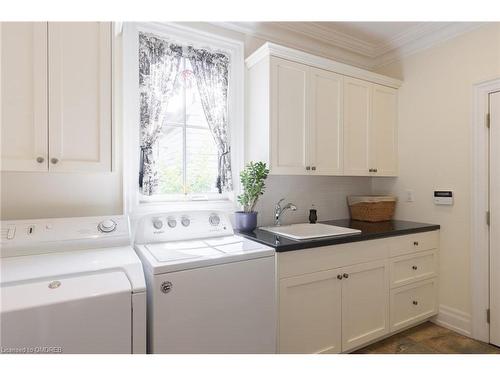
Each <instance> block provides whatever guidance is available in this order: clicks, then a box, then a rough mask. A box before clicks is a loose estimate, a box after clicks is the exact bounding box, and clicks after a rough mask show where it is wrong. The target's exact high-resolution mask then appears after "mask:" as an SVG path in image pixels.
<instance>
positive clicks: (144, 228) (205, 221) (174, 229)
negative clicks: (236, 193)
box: [135, 211, 234, 244]
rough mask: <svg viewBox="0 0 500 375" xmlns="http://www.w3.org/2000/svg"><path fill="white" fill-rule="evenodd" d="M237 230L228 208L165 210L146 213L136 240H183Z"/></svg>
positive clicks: (214, 235) (224, 233)
mask: <svg viewBox="0 0 500 375" xmlns="http://www.w3.org/2000/svg"><path fill="white" fill-rule="evenodd" d="M233 233H234V232H233V227H232V225H231V222H230V221H229V218H228V216H227V214H226V213H224V212H220V211H191V212H186V211H185V212H165V213H162V214H150V215H146V216H144V217H142V218H141V219H140V220H139V222H138V225H137V231H136V235H135V242H136V243H138V244H140V243H152V242H167V241H182V240H192V239H196V238H207V237H216V236H225V235H228V236H229V235H232V234H233Z"/></svg>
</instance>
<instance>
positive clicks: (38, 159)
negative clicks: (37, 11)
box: [36, 156, 45, 163]
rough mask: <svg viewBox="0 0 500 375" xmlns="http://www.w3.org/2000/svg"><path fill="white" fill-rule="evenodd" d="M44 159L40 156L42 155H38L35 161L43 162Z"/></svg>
mask: <svg viewBox="0 0 500 375" xmlns="http://www.w3.org/2000/svg"><path fill="white" fill-rule="evenodd" d="M44 161H45V158H44V157H42V156H39V157H37V158H36V162H37V163H43V162H44Z"/></svg>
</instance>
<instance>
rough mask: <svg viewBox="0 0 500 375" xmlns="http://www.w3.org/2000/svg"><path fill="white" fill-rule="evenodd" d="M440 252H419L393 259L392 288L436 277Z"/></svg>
mask: <svg viewBox="0 0 500 375" xmlns="http://www.w3.org/2000/svg"><path fill="white" fill-rule="evenodd" d="M437 257H438V251H437V250H431V251H425V252H418V253H416V254H411V255H405V256H402V257H398V258H393V259H391V265H390V272H391V288H395V287H399V286H403V285H407V284H410V283H412V282H416V281H421V280H424V279H428V278H431V277H434V276H436V274H437V267H438V259H437Z"/></svg>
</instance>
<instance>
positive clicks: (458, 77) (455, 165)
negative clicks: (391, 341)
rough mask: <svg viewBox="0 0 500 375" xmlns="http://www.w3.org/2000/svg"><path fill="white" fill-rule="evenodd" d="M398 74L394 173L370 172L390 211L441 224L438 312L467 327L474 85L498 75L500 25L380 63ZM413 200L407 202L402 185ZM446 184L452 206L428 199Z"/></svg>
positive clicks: (388, 71) (383, 70) (382, 70)
mask: <svg viewBox="0 0 500 375" xmlns="http://www.w3.org/2000/svg"><path fill="white" fill-rule="evenodd" d="M378 73H382V74H386V75H389V76H393V77H395V78H401V79H403V80H404V83H403V86H402V87H401V89H400V90H399V160H400V173H399V178H387V179H373V189H374V192H377V193H378V192H393V193H395V194H397V195H399V198H400V202H399V204H398V206H397V211H396V218H397V219H403V220H414V221H423V222H429V223H436V224H440V225H441V262H440V264H441V279H440V295H441V297H440V302H441V307H442V309H443V314H441V316H440V319H444V320H446V321H447V322H452V323H453V324H454V325H456V326H458V328H461V329H463V330H464V331H466V332H470V313H471V290H470V249H471V235H470V217H471V197H470V194H471V173H472V172H471V138H470V134H471V124H472V123H471V119H472V110H473V96H472V95H473V85H474V84H475V83H478V82H481V81H485V80H489V79H493V78H499V77H500V24H498V23H497V24H491V25H487V26H483V27H481V28H479V29H476V30H475V31H472V32H470V33H467V34H464V35H461V36H459V37H457V38H455V39H452V40H449V41H447V42H445V43H443V44H441V45H437V46H435V47H433V48H431V49H428V50H425V51H422V52H420V53H417V54H414V55H411V56H409V57H407V58H403V59H402V61H400V62H397V63H393V64H391V65H388V66H385V67H382V68H380V69H379V70H378ZM407 189H408V190H413V191H414V194H415V201H414V202H413V203H407V202H405V201H404V199H405V191H406V190H407ZM435 189H450V190H453V191H454V194H455V204H454V205H453V206H435V205H434V204H433V202H432V193H433V190H435Z"/></svg>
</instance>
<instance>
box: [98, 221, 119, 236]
mask: <svg viewBox="0 0 500 375" xmlns="http://www.w3.org/2000/svg"><path fill="white" fill-rule="evenodd" d="M97 229H99V230H100V231H101V232H103V233H110V232H113V231H114V230H115V229H116V223H115V222H114V221H113V220H111V219H106V220H103V221H101V222H100V223H99V224H98V225H97Z"/></svg>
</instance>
